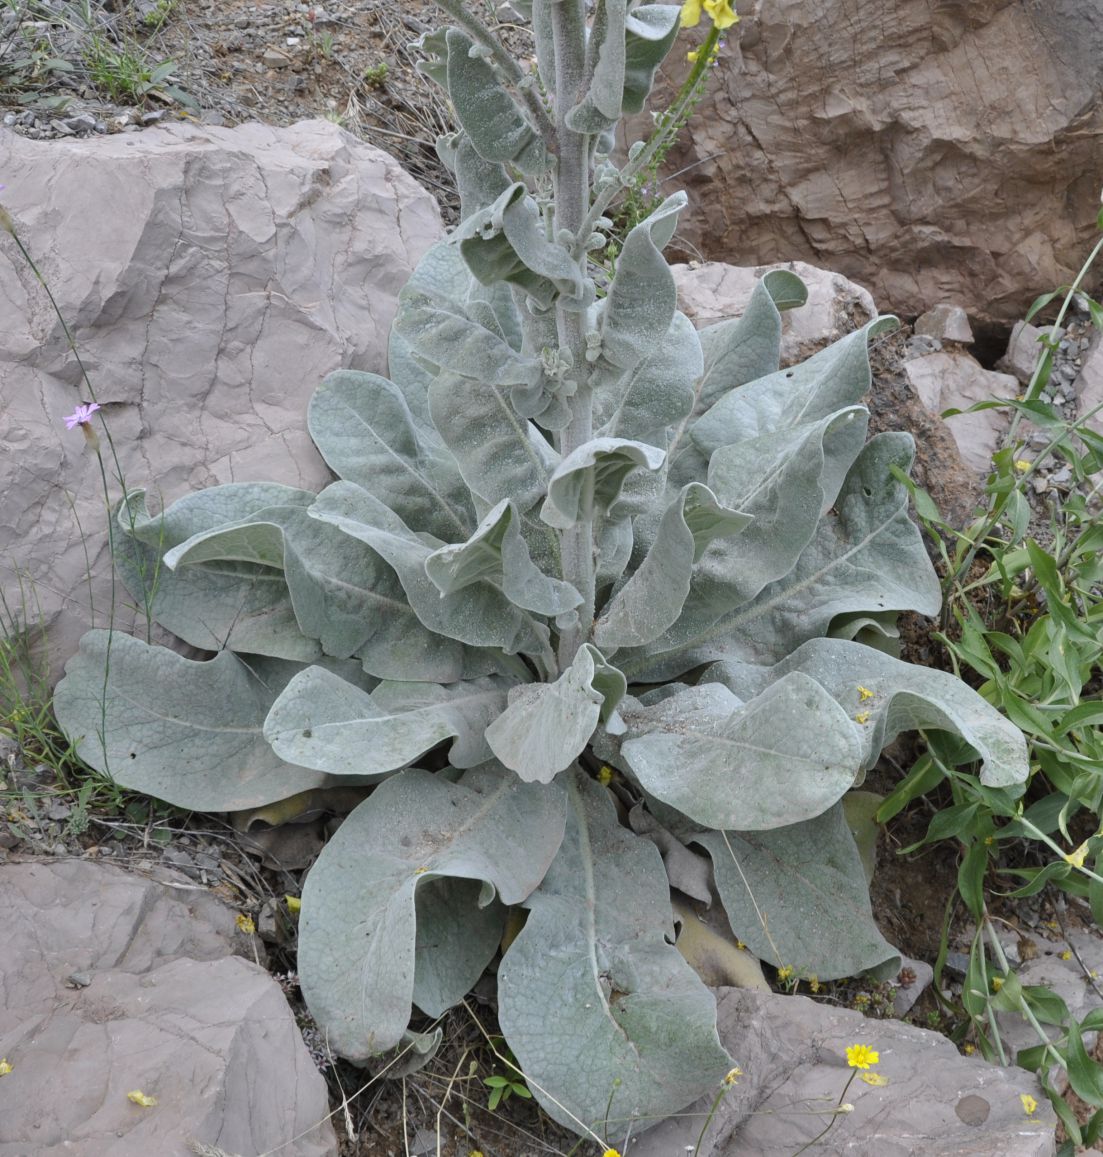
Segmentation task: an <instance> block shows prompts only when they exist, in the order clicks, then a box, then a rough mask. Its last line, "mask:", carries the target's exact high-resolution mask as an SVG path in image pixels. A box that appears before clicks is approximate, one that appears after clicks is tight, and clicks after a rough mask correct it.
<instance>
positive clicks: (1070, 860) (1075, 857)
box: [1065, 840, 1088, 868]
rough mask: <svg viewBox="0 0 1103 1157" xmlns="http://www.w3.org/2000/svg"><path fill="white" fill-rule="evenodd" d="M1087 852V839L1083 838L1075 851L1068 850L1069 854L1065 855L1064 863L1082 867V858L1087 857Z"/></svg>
mask: <svg viewBox="0 0 1103 1157" xmlns="http://www.w3.org/2000/svg"><path fill="white" fill-rule="evenodd" d="M1087 854H1088V841H1087V840H1085V841H1084V842H1083V843H1082V844H1081V845H1080V847H1078V848H1077V849H1076V851H1075V852H1069V854H1068V855H1067V856H1065V863H1066V864H1072V866H1073V867H1074V868H1082V867H1083V866H1084V860H1085V858H1086V857H1087Z"/></svg>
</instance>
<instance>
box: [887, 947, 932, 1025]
mask: <svg viewBox="0 0 1103 1157" xmlns="http://www.w3.org/2000/svg"><path fill="white" fill-rule="evenodd" d="M902 963H903V967H902V968H901V969H900V972H899V973H898V975H897V977H896V981H895V984H894V987H895V992H894V993H893V997H892V1011H893V1015H894V1016H897V1017H904V1016H907V1014H908V1013H909V1012H910V1011H911V1009H912V1006H913V1005H914V1004H915V1002H916V1001H917V1000H918V999H919V998H920V997H921V996H922V995H923V992H924V991H925V990H926V988H927V986H928V985H929V984H930V983H931V981H932V980H934V969H933V968H932V967H931V966H930V965H929V964H928V963H927V962H926V961H925V960H913V959H912V958H911V957H910V956H905V957H904V958H903V960H902Z"/></svg>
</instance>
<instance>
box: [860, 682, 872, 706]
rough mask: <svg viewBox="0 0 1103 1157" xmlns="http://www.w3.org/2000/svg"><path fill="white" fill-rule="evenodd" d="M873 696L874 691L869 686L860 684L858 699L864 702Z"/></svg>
mask: <svg viewBox="0 0 1103 1157" xmlns="http://www.w3.org/2000/svg"><path fill="white" fill-rule="evenodd" d="M872 698H873V692H872V691H871V690H870V689H869V688H868V687H863V686H862V685H861V684H859V685H858V701H859V702H860V703H864V702H865V701H866V700H867V699H872Z"/></svg>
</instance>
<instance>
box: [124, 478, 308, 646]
mask: <svg viewBox="0 0 1103 1157" xmlns="http://www.w3.org/2000/svg"><path fill="white" fill-rule="evenodd" d="M313 499H314V496H313V495H312V494H311V493H310V492H309V491H307V490H296V489H294V488H293V487H290V486H277V485H275V484H267V483H236V484H233V485H228V486H214V487H211V488H210V489H208V490H200V491H198V492H197V493H195V494H189V495H187V496H186V497H185V498H181V499H180V500H179V501H178V502H175V503H173V505H172V506H170V507H168V509H166V510H164V511H162V512H161V513H160V514H155V515H150V514H148V513H147V511H146V508H145V491H143V490H135V491H131V493H130V494H128V495H127V497H126V498H125V499H124V500H123V501H122V502H121V503H120V504H119V506H118V508H117V512H116V521H117V523H118V525H119V526H120V527H121V528H122V531H123V533H121V534H117V535H116V536H115V549H114V558H113V561H114V563H115V567H116V569H117V570H118V572H119V574H120V576H121V577H122V580H123V583H124V585H125V586H126V589H127V590H128V591H129V592H130V594H131V596H132V597H133V598H134V600H135V602H136V604H137V605H138V606H139V607H140V608H142V609H143V610H146V609H148V611H149V614H150V616H151V617H152V618H153V619H155V620H156V621H157V622H158V623H160V624H161V626H163V627H164V628H165V629H166V630H169V631H171V632H172V633H173V634H174V635H176V636H178V637H179V638H181V639H183V640H184V642H186V643H190V644H191V645H192V646H193V647H201V648H202V649H204V650H207V651H219V650H222V649H223V648H224V647H225V648H229V649H232V650H237V651H241V652H245V653H249V654H259V655H271V656H274V657H275V658H279V659H289V660H292V661H296V662H303V663H309V662H312V661H313V660H315V659H317V658H319V657H320V655H321V653H322V651H321V648H320V647H319V646H318V643H317V642H316V641H315V640H313V639H309V638H306V637H305V636H304V635H303V633H302V631H301V630H300V629H299V625H298V623H297V622H296V620H295V613H294V610H293V609H292V604H291V597H290V595H289V593H288V589H287V584H286V582H285V581H284V576H283V575H282V574H281V573H280V572H279V571H278V570H274V569H273V568H271V567H267V566H257V565H254V564H250V563H231V562H227V563H225V564H214V565H210V566H196V567H188V568H185V569H183V570H180V571H175V572H174V571H172V570H170V569H169V568H168V567H166V566H165V565H164V563H163V561H162V556H163V555H164V553H165V552H167V551H168V550H170V549H171V548H172V547H175V546H176V545H178V544H179V543H182V542H184V541H186V540H187V539H189V538H191V537H192V536H193V535H195V534H199V533H203V532H205V531H209V530H210V529H212V528H213V527H217V526H221V525H223V524H225V523H233V522H235V521H237V520H238V519H242V518H246V517H248V516H249V515H251V514H253V513H254V512H256V511H258V510H261V509H264V508H265V507H268V506H272V505H274V504H294V505H300V506H306V505H308V504H309V503H310V502H312V501H313Z"/></svg>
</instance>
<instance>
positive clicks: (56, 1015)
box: [0, 859, 337, 1157]
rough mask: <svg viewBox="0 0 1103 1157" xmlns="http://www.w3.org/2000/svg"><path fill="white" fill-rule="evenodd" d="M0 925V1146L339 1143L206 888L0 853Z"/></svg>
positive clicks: (330, 1150)
mask: <svg viewBox="0 0 1103 1157" xmlns="http://www.w3.org/2000/svg"><path fill="white" fill-rule="evenodd" d="M0 927H2V928H3V929H4V932H5V941H4V950H3V955H2V957H0V1056H2V1057H5V1058H6V1059H7V1060H8V1062H9V1064H10V1065H11V1066H12V1070H11V1072H10V1073H9V1074H8V1075H7V1076H5V1077H3V1078H0V1155H2V1157H54V1155H57V1157H60V1155H62V1154H64V1155H65V1157H108V1155H110V1157H188V1155H189V1154H191V1153H193V1152H194V1150H193V1149H191V1148H189V1142H191V1141H199V1142H202V1143H205V1144H207V1145H213V1146H217V1147H218V1148H220V1149H223V1150H225V1151H226V1152H227V1153H232V1154H238V1155H240V1157H256V1154H259V1153H265V1152H268V1151H269V1150H273V1149H276V1148H277V1147H279V1152H280V1154H281V1155H286V1157H333V1155H335V1154H336V1152H337V1144H336V1140H335V1137H334V1133H333V1130H332V1127H331V1125H330V1124H329V1121H328V1119H327V1114H328V1112H329V1106H328V1102H327V1093H326V1086H325V1081H324V1080H323V1079H322V1076H321V1074H320V1073H319V1072H318V1070H317V1069H316V1068H315V1066H314V1063H313V1061H312V1060H311V1057H310V1054H309V1053H308V1051H307V1049H306V1046H305V1045H304V1044H303V1040H302V1037H301V1035H300V1034H299V1029H298V1027H297V1025H296V1024H295V1020H294V1017H293V1015H292V1013H291V1009H290V1008H289V1007H288V1004H287V1001H286V1000H285V998H284V995H283V993H282V991H281V990H280V987H279V985H278V984H277V983H276V981H275V980H273V979H272V977H271V976H269V975H268V973H267V972H265V971H264V969H262V968H261V967H260V966H259V965H257V964H254V963H253V962H252V961H251V960H246V959H244V958H242V957H240V956H234V955H231V953H232V952H233V951H234V943H233V941H234V932H235V927H234V913H233V912H232V911H230V909H228V908H226V907H224V906H223V905H222V904H221V903H219V901H218V900H216V899H215V898H214V897H213V896H211V895H209V894H208V893H206V892H205V891H204V890H202V889H200V890H195V889H193V888H191V887H188V886H186V885H184V886H177V887H172V886H170V885H167V884H162V883H157V882H154V881H153V880H148V879H145V878H143V877H140V876H135V875H131V874H129V873H127V872H124V871H122V870H120V869H118V868H115V867H112V866H110V865H106V864H95V863H88V862H82V861H79V860H67V861H60V862H59V861H47V860H42V859H35V860H31V861H28V862H25V863H7V864H0ZM138 1091H140V1092H142V1093H144V1094H145V1095H146V1096H147V1097H152V1098H155V1099H156V1104H155V1105H151V1106H149V1107H143V1106H142V1105H139V1104H135V1103H134V1102H133V1101H131V1100H130V1099H129V1098H128V1094H129V1093H131V1092H138Z"/></svg>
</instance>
